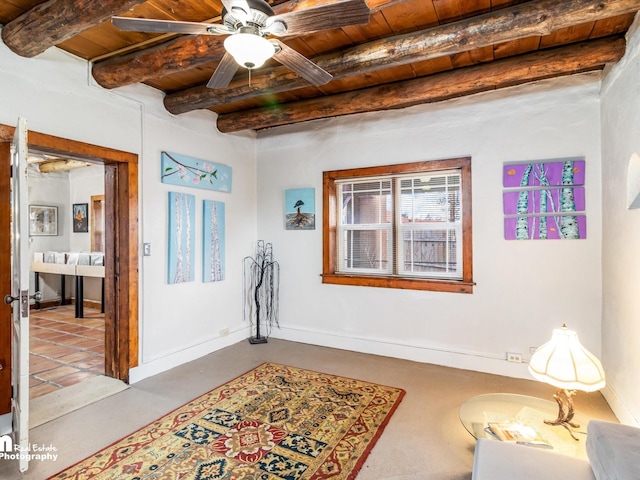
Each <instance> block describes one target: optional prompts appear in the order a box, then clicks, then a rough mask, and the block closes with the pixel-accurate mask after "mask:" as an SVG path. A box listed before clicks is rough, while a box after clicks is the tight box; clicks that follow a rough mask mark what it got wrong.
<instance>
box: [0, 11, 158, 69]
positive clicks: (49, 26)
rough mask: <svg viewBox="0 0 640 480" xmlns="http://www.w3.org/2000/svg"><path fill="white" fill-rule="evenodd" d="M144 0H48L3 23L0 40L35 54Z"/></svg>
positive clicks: (23, 52) (21, 52)
mask: <svg viewBox="0 0 640 480" xmlns="http://www.w3.org/2000/svg"><path fill="white" fill-rule="evenodd" d="M144 1H145V0H99V1H96V0H49V1H48V2H45V3H41V4H39V5H36V6H35V7H33V8H32V9H31V10H28V11H27V12H25V13H23V14H22V15H20V16H19V17H18V18H16V19H15V20H13V21H11V22H9V23H8V24H7V25H5V26H4V28H3V29H2V40H3V41H4V43H5V44H6V45H7V47H9V48H10V49H11V50H12V51H13V52H15V53H17V54H18V55H21V56H23V57H35V56H36V55H38V54H39V53H42V52H44V51H45V50H46V49H47V48H49V47H53V46H55V45H57V44H59V43H61V42H64V41H65V40H68V39H70V38H71V37H73V36H75V35H77V34H78V33H80V32H83V31H85V30H87V29H89V28H91V27H94V26H96V25H98V24H100V23H102V22H104V21H105V20H107V19H108V18H110V17H112V16H113V15H118V14H120V13H124V12H126V11H127V10H129V9H130V8H132V7H134V6H136V5H138V4H140V3H143V2H144Z"/></svg>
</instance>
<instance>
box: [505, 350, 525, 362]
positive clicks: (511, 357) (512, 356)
mask: <svg viewBox="0 0 640 480" xmlns="http://www.w3.org/2000/svg"><path fill="white" fill-rule="evenodd" d="M507 362H516V363H522V354H521V353H513V352H507Z"/></svg>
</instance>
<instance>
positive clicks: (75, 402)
mask: <svg viewBox="0 0 640 480" xmlns="http://www.w3.org/2000/svg"><path fill="white" fill-rule="evenodd" d="M127 388H129V385H127V384H126V383H124V382H122V381H120V380H116V379H115V378H109V377H105V376H100V377H94V378H90V379H89V380H86V381H84V382H82V383H77V384H75V385H71V386H70V387H66V388H63V389H60V390H57V391H55V392H52V393H49V394H47V395H43V396H42V397H38V398H35V399H33V400H31V402H30V403H29V426H30V428H36V427H38V426H40V425H42V424H44V423H47V422H50V421H51V420H55V419H56V418H58V417H62V416H63V415H66V414H68V413H71V412H73V411H75V410H78V409H80V408H82V407H86V406H87V405H91V404H92V403H95V402H97V401H99V400H102V399H103V398H107V397H110V396H111V395H115V394H116V393H119V392H122V391H123V390H126V389H127Z"/></svg>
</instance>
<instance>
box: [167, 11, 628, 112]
mask: <svg viewBox="0 0 640 480" xmlns="http://www.w3.org/2000/svg"><path fill="white" fill-rule="evenodd" d="M639 9H640V0H566V1H562V2H558V1H557V0H535V1H531V2H526V3H523V4H518V5H516V6H513V7H509V8H505V9H501V10H497V11H494V12H490V13H487V14H484V15H480V16H477V17H472V18H469V19H465V20H461V21H459V22H455V23H450V24H446V25H441V26H438V27H434V28H430V29H427V30H422V31H419V32H412V33H408V34H404V35H398V36H394V37H390V38H386V39H381V40H376V41H372V42H369V43H366V44H362V45H358V46H355V47H352V48H350V49H347V50H344V51H342V52H337V53H334V54H329V55H323V56H320V57H317V58H315V59H314V61H315V62H316V63H317V64H318V65H319V66H320V67H322V68H324V69H325V70H327V71H328V72H330V73H331V74H332V75H333V76H334V78H335V79H339V78H344V77H347V76H350V75H356V74H362V73H365V72H368V71H374V70H378V69H383V68H387V67H389V65H394V66H397V65H404V64H408V63H415V62H420V61H424V60H429V59H433V58H436V57H441V56H444V55H452V54H457V53H461V52H465V51H469V50H472V49H475V48H481V47H486V46H490V45H494V44H498V43H503V42H508V41H512V40H517V39H521V38H526V37H531V36H540V35H546V34H549V33H551V32H553V31H556V30H558V29H561V28H565V27H570V26H572V25H578V24H582V23H586V22H593V21H596V20H600V19H604V18H609V17H613V16H616V15H623V14H626V13H631V12H635V11H638V10H639ZM306 86H308V83H307V82H306V81H305V80H304V79H301V78H300V77H298V76H297V75H295V74H294V73H293V72H291V71H289V70H288V69H286V68H284V67H278V68H274V69H271V70H264V71H262V72H260V73H258V72H256V74H255V75H253V77H252V80H251V86H248V85H247V82H246V81H245V80H244V79H239V80H235V81H233V82H232V83H231V84H230V85H229V88H227V89H224V90H222V89H221V90H212V89H210V88H207V87H206V86H204V85H202V86H198V87H193V88H189V89H186V90H182V91H179V92H176V93H173V94H170V95H167V96H166V97H165V99H164V104H165V108H166V109H167V110H168V111H169V112H171V113H174V114H180V113H185V112H188V111H192V110H197V109H202V108H209V107H213V106H216V105H222V104H228V103H231V102H236V101H240V100H245V99H248V98H252V97H256V96H260V95H261V94H263V93H264V92H265V91H269V93H279V92H283V91H287V90H293V89H296V88H302V87H306Z"/></svg>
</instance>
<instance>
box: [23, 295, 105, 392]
mask: <svg viewBox="0 0 640 480" xmlns="http://www.w3.org/2000/svg"><path fill="white" fill-rule="evenodd" d="M30 317H31V318H30V320H31V328H30V333H31V337H30V346H29V353H30V355H29V361H30V367H29V396H30V398H32V399H33V398H36V397H40V396H42V395H45V394H47V393H51V392H53V391H55V390H59V389H61V388H64V387H68V386H70V385H73V384H74V383H80V382H82V381H83V380H87V379H89V378H91V377H96V376H98V375H103V374H104V313H100V310H99V309H95V308H90V307H89V308H88V307H86V306H85V307H84V318H75V306H74V305H64V306H60V307H53V308H45V309H42V310H31V312H30Z"/></svg>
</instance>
